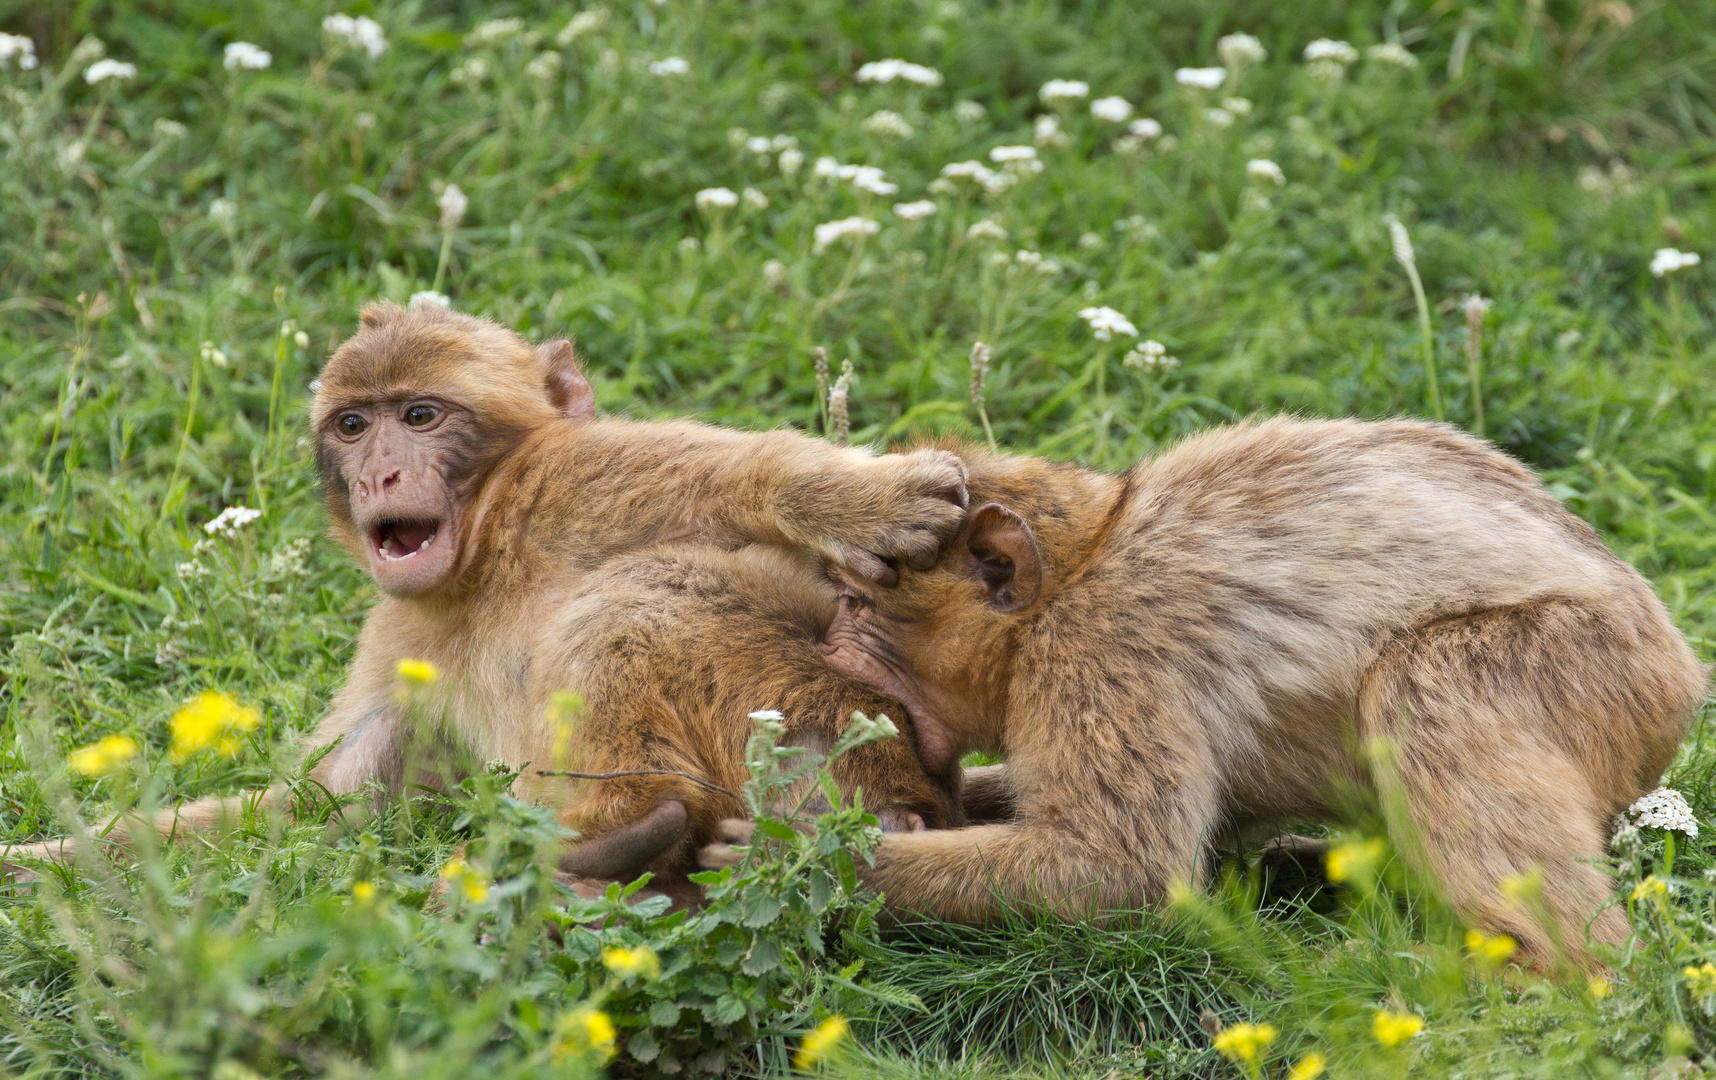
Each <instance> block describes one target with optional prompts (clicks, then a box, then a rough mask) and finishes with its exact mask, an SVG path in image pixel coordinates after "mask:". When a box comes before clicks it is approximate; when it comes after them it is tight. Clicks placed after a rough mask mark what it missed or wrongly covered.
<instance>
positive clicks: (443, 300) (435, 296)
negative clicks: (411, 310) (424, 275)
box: [405, 289, 453, 308]
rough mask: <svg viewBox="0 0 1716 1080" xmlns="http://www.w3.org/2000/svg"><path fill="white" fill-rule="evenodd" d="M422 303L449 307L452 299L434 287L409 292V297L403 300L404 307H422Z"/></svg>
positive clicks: (451, 304)
mask: <svg viewBox="0 0 1716 1080" xmlns="http://www.w3.org/2000/svg"><path fill="white" fill-rule="evenodd" d="M424 304H434V305H435V306H436V307H444V308H450V307H452V306H453V301H452V299H451V298H450V297H448V295H447V294H446V293H439V292H436V291H435V290H434V289H420V290H418V291H417V292H414V293H412V294H411V299H409V300H407V301H405V306H406V307H422V306H423V305H424Z"/></svg>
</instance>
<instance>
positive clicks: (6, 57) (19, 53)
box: [0, 33, 36, 71]
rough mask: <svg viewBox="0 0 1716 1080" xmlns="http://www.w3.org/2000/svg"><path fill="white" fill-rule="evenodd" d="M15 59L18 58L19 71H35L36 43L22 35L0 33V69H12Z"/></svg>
mask: <svg viewBox="0 0 1716 1080" xmlns="http://www.w3.org/2000/svg"><path fill="white" fill-rule="evenodd" d="M13 57H17V58H18V70H19V71H34V70H35V67H36V43H35V42H34V41H31V40H30V39H29V38H27V37H24V36H23V35H22V34H6V33H0V68H5V67H11V66H12V58H13Z"/></svg>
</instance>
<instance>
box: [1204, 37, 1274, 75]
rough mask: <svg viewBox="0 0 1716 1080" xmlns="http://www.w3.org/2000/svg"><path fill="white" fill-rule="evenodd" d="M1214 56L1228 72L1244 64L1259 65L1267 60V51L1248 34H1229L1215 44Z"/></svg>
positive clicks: (1261, 43)
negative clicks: (1218, 58)
mask: <svg viewBox="0 0 1716 1080" xmlns="http://www.w3.org/2000/svg"><path fill="white" fill-rule="evenodd" d="M1216 55H1217V56H1219V57H1221V62H1222V63H1223V64H1224V65H1226V66H1227V67H1228V68H1229V69H1230V70H1236V71H1237V70H1238V69H1239V68H1242V67H1244V66H1245V65H1246V64H1261V63H1262V62H1263V61H1265V60H1267V59H1269V50H1267V49H1265V48H1264V47H1263V42H1261V41H1258V40H1257V39H1256V38H1254V37H1252V36H1251V35H1250V34H1229V35H1227V36H1226V37H1224V38H1222V39H1220V40H1219V41H1217V42H1216Z"/></svg>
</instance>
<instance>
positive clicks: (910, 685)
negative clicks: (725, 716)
mask: <svg viewBox="0 0 1716 1080" xmlns="http://www.w3.org/2000/svg"><path fill="white" fill-rule="evenodd" d="M833 573H834V575H835V577H836V580H837V584H838V585H839V586H840V590H841V595H840V609H839V612H838V613H837V614H836V616H835V618H834V621H833V623H832V624H831V625H830V626H829V629H828V633H827V635H826V636H825V639H824V644H823V647H822V648H823V655H824V656H825V657H826V658H827V659H828V662H829V663H830V664H831V665H832V666H834V667H835V668H837V669H839V670H841V671H844V672H846V673H847V674H849V675H852V676H853V677H855V678H857V679H860V680H862V681H864V682H866V683H868V684H870V685H871V686H874V687H876V688H877V689H879V690H882V691H883V692H885V693H889V694H892V695H894V696H895V697H897V698H899V699H900V701H901V702H902V703H903V704H904V705H905V706H906V708H907V709H908V710H909V711H910V712H911V714H912V724H913V727H914V728H915V729H916V731H917V734H918V746H919V754H920V756H921V757H922V758H923V761H924V766H925V768H926V769H928V770H929V771H931V772H936V771H938V770H940V769H942V768H945V767H947V766H948V765H950V764H951V763H952V762H953V761H954V760H955V759H957V757H958V756H959V755H960V754H962V753H964V752H965V751H967V750H973V749H999V747H998V746H997V745H995V744H996V743H998V740H999V732H998V730H996V729H995V728H994V725H993V722H992V720H991V718H993V717H998V716H1001V715H1002V713H1003V708H1004V703H1003V702H1002V701H1001V700H1000V697H1001V688H1002V687H1004V686H1005V685H1006V676H1007V672H1008V670H1009V668H1010V666H1011V657H1012V654H1013V649H1014V630H1015V628H1016V627H1017V626H1018V625H1019V624H1020V623H1021V622H1022V621H1023V619H1024V618H1025V617H1026V616H1027V613H1028V610H1029V609H1030V608H1031V607H1032V605H1033V604H1035V603H1036V601H1037V599H1038V597H1039V596H1040V594H1041V593H1042V589H1043V577H1044V570H1043V559H1042V553H1041V551H1040V550H1039V549H1038V547H1037V542H1036V539H1035V537H1033V536H1032V534H1031V529H1030V526H1029V525H1027V524H1026V523H1025V520H1024V519H1023V518H1021V517H1020V516H1019V515H1018V514H1015V513H1014V512H1013V511H1011V510H1009V509H1007V508H1006V507H1004V506H1002V505H1000V504H999V503H988V504H986V505H984V506H980V507H978V508H977V509H975V510H972V511H971V512H970V513H969V514H968V515H967V516H966V520H965V523H964V525H962V526H961V528H960V532H959V536H958V538H957V539H956V540H955V541H954V543H953V545H952V546H951V547H950V548H949V549H948V550H947V552H946V553H945V554H944V555H943V556H942V559H941V561H940V562H939V563H937V564H936V566H935V567H933V568H932V569H930V570H927V571H922V572H914V571H911V570H909V569H902V570H901V572H900V581H899V584H898V585H897V586H895V587H893V588H882V587H878V586H877V585H876V584H875V583H873V582H868V581H862V580H860V579H857V578H855V577H853V576H852V575H846V574H840V573H839V572H838V571H834V572H833Z"/></svg>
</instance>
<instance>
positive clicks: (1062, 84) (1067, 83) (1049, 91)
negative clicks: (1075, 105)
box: [1037, 79, 1090, 105]
mask: <svg viewBox="0 0 1716 1080" xmlns="http://www.w3.org/2000/svg"><path fill="white" fill-rule="evenodd" d="M1089 96H1090V84H1089V83H1087V82H1078V81H1076V80H1073V79H1050V80H1049V81H1048V82H1046V83H1044V84H1043V86H1042V89H1040V90H1038V91H1037V97H1039V98H1041V99H1042V102H1043V104H1044V105H1053V104H1054V103H1055V102H1057V101H1063V100H1071V99H1073V98H1082V97H1089Z"/></svg>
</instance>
